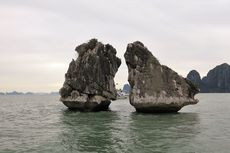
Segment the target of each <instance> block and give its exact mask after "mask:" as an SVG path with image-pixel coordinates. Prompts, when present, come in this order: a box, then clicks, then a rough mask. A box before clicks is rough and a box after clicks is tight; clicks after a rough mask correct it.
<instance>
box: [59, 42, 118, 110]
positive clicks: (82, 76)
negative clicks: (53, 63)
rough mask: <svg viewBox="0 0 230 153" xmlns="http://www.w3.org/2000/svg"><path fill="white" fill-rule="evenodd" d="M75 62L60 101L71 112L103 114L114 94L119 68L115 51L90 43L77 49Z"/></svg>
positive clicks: (111, 48)
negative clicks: (102, 111)
mask: <svg viewBox="0 0 230 153" xmlns="http://www.w3.org/2000/svg"><path fill="white" fill-rule="evenodd" d="M75 50H76V51H77V52H78V58H77V60H72V61H71V62H70V64H69V68H68V71H67V73H66V74H65V82H64V84H63V87H62V88H61V89H60V92H59V93H60V95H61V98H60V100H61V101H62V102H63V103H64V104H65V105H66V106H67V107H69V108H70V109H76V110H81V111H95V110H105V109H107V108H108V106H109V104H110V100H115V99H116V96H117V93H116V89H115V84H114V80H113V79H114V77H115V74H116V72H117V70H118V68H119V66H120V65H121V60H120V59H119V58H118V57H116V49H115V48H113V47H112V46H111V45H109V44H106V45H104V44H103V43H101V42H99V41H98V40H97V39H91V40H90V41H89V42H87V43H83V44H81V45H79V46H77V47H76V49H75Z"/></svg>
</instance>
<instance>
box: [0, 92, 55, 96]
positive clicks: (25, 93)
mask: <svg viewBox="0 0 230 153" xmlns="http://www.w3.org/2000/svg"><path fill="white" fill-rule="evenodd" d="M0 95H58V92H49V93H48V92H18V91H12V92H0Z"/></svg>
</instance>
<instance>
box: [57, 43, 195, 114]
mask: <svg viewBox="0 0 230 153" xmlns="http://www.w3.org/2000/svg"><path fill="white" fill-rule="evenodd" d="M75 50H76V51H77V52H78V58H77V60H72V62H71V63H70V65H69V69H68V71H67V73H66V74H65V82H64V85H63V87H62V88H61V89H60V95H61V98H60V100H61V101H62V102H63V103H64V104H65V105H66V106H67V107H68V108H69V109H75V110H80V111H100V110H107V109H108V107H109V105H110V101H111V100H115V99H116V96H117V93H116V89H115V84H114V77H115V74H116V72H117V71H118V68H119V66H120V65H121V60H120V59H119V58H118V57H116V50H115V48H113V47H112V46H111V45H109V44H106V45H104V44H102V43H101V42H98V41H97V40H96V39H91V40H90V41H89V42H88V43H84V44H82V45H80V46H78V47H76V49H75ZM124 57H125V60H126V64H127V66H128V72H129V76H128V81H129V84H130V86H131V91H130V97H129V100H130V104H131V105H133V106H134V107H135V108H136V110H137V111H139V112H150V113H152V112H177V111H179V110H180V109H181V108H182V107H183V106H185V105H189V104H196V103H197V102H198V100H195V99H194V95H195V94H196V93H198V88H197V87H196V86H194V85H193V83H192V82H190V81H189V80H187V79H185V78H183V77H181V76H179V75H178V74H177V73H176V72H175V71H173V70H171V69H170V68H168V67H167V66H164V65H161V64H160V63H159V61H158V60H157V59H156V58H155V57H154V56H153V55H152V53H151V52H150V51H149V50H148V49H147V48H146V47H145V46H144V45H143V44H142V43H141V42H139V41H136V42H134V43H130V44H128V46H127V49H126V52H125V55H124Z"/></svg>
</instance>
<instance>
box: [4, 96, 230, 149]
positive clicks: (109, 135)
mask: <svg viewBox="0 0 230 153" xmlns="http://www.w3.org/2000/svg"><path fill="white" fill-rule="evenodd" d="M197 98H198V99H199V100H200V102H199V103H198V104H197V105H190V106H186V107H184V108H183V109H182V110H181V111H180V112H179V113H176V114H141V113H136V112H135V110H134V108H133V107H132V106H131V105H130V104H129V102H128V100H117V101H113V102H112V104H111V105H110V109H111V111H110V112H97V113H80V112H71V111H68V109H66V107H65V106H64V105H63V104H62V103H61V102H59V101H58V99H59V96H58V95H48V96H47V95H46V96H44V95H43V96H38V95H27V96H26V95H25V96H0V152H1V153H11V152H12V153H14V152H17V153H37V152H39V153H42V152H47V153H51V152H54V153H68V152H100V153H103V152H108V153H113V152H121V153H125V152H132V153H151V152H154V153H230V94H199V95H198V96H197Z"/></svg>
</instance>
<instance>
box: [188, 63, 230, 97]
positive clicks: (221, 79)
mask: <svg viewBox="0 0 230 153" xmlns="http://www.w3.org/2000/svg"><path fill="white" fill-rule="evenodd" d="M198 75H199V73H198V72H197V71H196V73H194V70H193V71H190V72H189V74H188V75H187V79H189V80H190V81H192V82H193V83H194V84H196V85H197V86H198V87H199V88H200V92H202V93H230V65H229V64H227V63H223V64H221V65H218V66H216V67H215V68H213V69H212V70H210V71H209V72H208V74H207V76H205V77H203V78H202V79H200V78H198V77H197V76H198Z"/></svg>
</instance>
